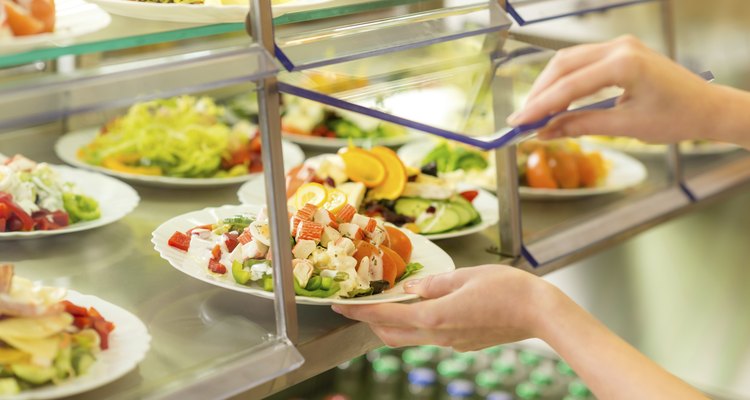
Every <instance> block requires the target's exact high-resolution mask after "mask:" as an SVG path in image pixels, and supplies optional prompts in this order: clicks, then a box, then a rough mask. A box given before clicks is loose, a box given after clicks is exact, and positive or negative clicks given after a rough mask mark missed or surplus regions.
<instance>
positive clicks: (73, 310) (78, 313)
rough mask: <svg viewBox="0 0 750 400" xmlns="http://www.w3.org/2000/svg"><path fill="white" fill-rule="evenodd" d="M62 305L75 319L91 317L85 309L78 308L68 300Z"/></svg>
mask: <svg viewBox="0 0 750 400" xmlns="http://www.w3.org/2000/svg"><path fill="white" fill-rule="evenodd" d="M61 303H62V304H63V305H64V306H65V312H67V313H68V314H70V315H72V316H74V317H85V316H87V315H89V313H88V311H87V310H86V308H85V307H80V306H77V305H75V304H73V303H71V302H70V301H68V300H63V301H61Z"/></svg>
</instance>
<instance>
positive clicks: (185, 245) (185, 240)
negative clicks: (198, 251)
mask: <svg viewBox="0 0 750 400" xmlns="http://www.w3.org/2000/svg"><path fill="white" fill-rule="evenodd" d="M167 244H169V245H170V246H171V247H174V248H176V249H180V250H182V251H188V249H189V248H190V236H188V235H186V234H184V233H182V232H180V231H177V232H175V233H174V234H172V237H170V238H169V241H168V242H167Z"/></svg>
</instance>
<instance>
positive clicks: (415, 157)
mask: <svg viewBox="0 0 750 400" xmlns="http://www.w3.org/2000/svg"><path fill="white" fill-rule="evenodd" d="M435 144H436V143H435V142H434V141H420V142H413V143H409V144H407V145H405V146H403V147H401V148H399V150H398V155H399V157H401V159H402V160H403V161H404V163H405V164H406V165H409V166H412V167H418V166H419V164H420V163H421V161H422V160H423V159H424V157H425V156H426V155H427V154H428V153H429V152H430V151H431V150H432V149H433V148H434V146H435ZM583 147H584V149H586V150H591V149H592V146H589V145H587V144H585V143H584V144H583ZM596 150H597V151H600V152H601V153H602V156H603V157H604V159H605V160H606V161H607V162H608V163H609V174H608V175H607V179H606V180H605V181H604V184H602V185H601V186H598V187H594V188H580V189H537V188H530V187H527V186H521V187H519V188H518V191H519V193H520V195H521V197H522V198H524V199H537V200H539V199H563V198H571V199H572V198H579V197H587V196H596V195H602V194H608V193H616V192H619V191H622V190H625V189H628V188H631V187H633V186H637V185H639V184H640V183H642V182H643V181H644V180H646V177H647V176H648V172H647V171H646V167H645V166H644V165H643V163H641V162H640V161H638V160H636V159H635V158H633V157H630V156H628V155H626V154H623V153H621V152H618V151H613V150H609V149H604V148H600V147H596ZM490 164H492V163H490ZM454 178H455V179H459V180H461V179H465V180H466V182H467V183H470V184H475V185H477V186H480V187H482V188H484V189H487V190H493V191H494V190H495V186H494V185H495V171H494V166H492V165H491V166H490V167H489V168H487V169H486V170H484V171H481V172H479V173H477V174H475V175H474V176H461V174H457V175H455V176H454Z"/></svg>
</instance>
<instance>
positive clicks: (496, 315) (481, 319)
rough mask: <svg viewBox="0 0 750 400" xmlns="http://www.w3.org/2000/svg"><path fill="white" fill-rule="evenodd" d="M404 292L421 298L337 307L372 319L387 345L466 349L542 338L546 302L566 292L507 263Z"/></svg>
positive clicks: (434, 279) (435, 278)
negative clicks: (417, 300) (432, 345)
mask: <svg viewBox="0 0 750 400" xmlns="http://www.w3.org/2000/svg"><path fill="white" fill-rule="evenodd" d="M405 290H406V291H407V292H408V293H416V294H418V295H419V296H420V297H422V298H423V300H422V301H420V302H417V303H411V304H400V303H387V304H373V305H347V306H345V305H335V306H333V310H334V311H336V312H338V313H340V314H343V315H344V316H346V317H349V318H351V319H355V320H359V321H363V322H366V323H368V324H369V325H370V327H371V328H372V330H373V332H375V334H377V335H378V336H379V337H380V339H382V340H383V342H384V343H385V344H386V345H388V346H393V347H399V346H409V345H417V344H436V345H440V346H451V347H453V348H455V349H456V350H460V351H467V350H476V349H481V348H484V347H488V346H492V345H496V344H500V343H507V342H513V341H518V340H522V339H527V338H530V337H537V336H539V333H540V332H538V330H539V329H540V326H542V323H541V321H540V319H541V318H543V316H544V315H545V310H549V308H548V307H547V306H548V305H551V304H553V303H554V302H555V300H556V296H559V295H562V293H561V292H559V290H557V289H556V288H555V287H554V286H552V285H550V284H548V283H547V282H545V281H544V280H542V279H539V278H538V277H536V276H534V275H531V274H529V273H527V272H524V271H521V270H519V269H517V268H512V267H507V266H504V265H485V266H480V267H472V268H460V269H458V270H456V271H453V272H450V273H445V274H440V275H432V276H428V277H425V278H424V279H421V280H419V281H416V280H415V281H407V282H406V284H405ZM562 296H564V295H562Z"/></svg>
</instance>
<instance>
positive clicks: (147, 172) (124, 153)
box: [55, 96, 304, 188]
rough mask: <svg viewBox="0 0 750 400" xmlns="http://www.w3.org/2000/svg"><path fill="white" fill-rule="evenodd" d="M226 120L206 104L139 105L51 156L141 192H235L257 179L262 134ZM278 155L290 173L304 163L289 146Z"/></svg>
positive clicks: (189, 100)
mask: <svg viewBox="0 0 750 400" xmlns="http://www.w3.org/2000/svg"><path fill="white" fill-rule="evenodd" d="M225 116H226V110H225V108H224V107H223V106H220V105H217V104H216V103H215V102H214V101H213V100H212V99H211V98H208V97H200V98H198V97H192V96H181V97H174V98H169V99H159V100H153V101H148V102H144V103H137V104H135V105H133V106H131V107H130V109H129V110H128V111H127V113H126V114H125V115H123V116H120V117H117V118H115V119H113V120H112V121H110V122H109V123H108V124H106V125H105V126H104V127H102V128H101V129H98V130H97V129H93V130H84V131H77V132H72V133H68V134H66V135H64V136H63V137H62V138H60V140H58V141H57V143H56V144H55V152H56V153H57V155H58V156H59V157H60V158H61V159H62V160H63V161H65V162H66V163H68V164H71V165H74V166H76V167H80V168H86V169H90V170H94V171H97V172H101V173H104V174H107V175H111V176H115V177H117V178H121V179H125V180H128V181H131V182H136V183H140V184H144V185H150V186H160V187H192V188H199V187H213V186H222V185H236V184H238V183H242V182H244V181H246V180H247V179H249V178H251V177H252V176H254V175H260V174H261V173H262V170H263V165H262V162H261V153H260V151H261V143H260V133H259V132H258V130H257V128H256V127H255V126H253V125H252V124H250V123H249V122H247V121H239V122H230V121H228V120H225V119H224V118H225ZM282 151H283V152H284V162H285V165H286V166H287V167H291V166H294V165H296V164H298V163H300V162H302V160H303V159H304V153H303V152H302V150H301V149H300V148H299V146H297V145H295V144H293V143H289V142H282Z"/></svg>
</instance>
